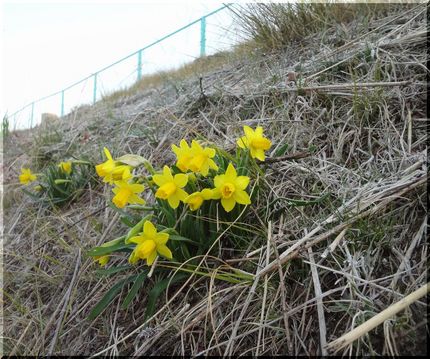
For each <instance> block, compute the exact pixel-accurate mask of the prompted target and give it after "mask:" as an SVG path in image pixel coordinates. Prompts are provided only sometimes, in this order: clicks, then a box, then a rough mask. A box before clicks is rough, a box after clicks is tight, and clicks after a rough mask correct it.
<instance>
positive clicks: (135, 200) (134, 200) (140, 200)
mask: <svg viewBox="0 0 430 359" xmlns="http://www.w3.org/2000/svg"><path fill="white" fill-rule="evenodd" d="M128 202H129V203H131V204H145V203H146V202H145V200H144V199H143V198H140V197H139V196H138V195H136V194H132V195H131V196H130V198H129V199H128Z"/></svg>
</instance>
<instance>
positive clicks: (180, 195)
mask: <svg viewBox="0 0 430 359" xmlns="http://www.w3.org/2000/svg"><path fill="white" fill-rule="evenodd" d="M174 196H176V197H177V198H178V199H179V200H180V201H182V202H183V201H184V200H185V198H187V197H188V193H187V192H185V191H184V190H183V189H182V188H178V189H177V190H176V193H175V194H174Z"/></svg>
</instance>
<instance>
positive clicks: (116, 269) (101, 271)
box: [96, 265, 131, 277]
mask: <svg viewBox="0 0 430 359" xmlns="http://www.w3.org/2000/svg"><path fill="white" fill-rule="evenodd" d="M130 268H131V267H130V266H128V265H127V266H120V267H112V268H108V269H97V270H96V275H97V276H99V277H103V276H109V275H112V274H115V273H119V272H122V271H124V270H126V269H130Z"/></svg>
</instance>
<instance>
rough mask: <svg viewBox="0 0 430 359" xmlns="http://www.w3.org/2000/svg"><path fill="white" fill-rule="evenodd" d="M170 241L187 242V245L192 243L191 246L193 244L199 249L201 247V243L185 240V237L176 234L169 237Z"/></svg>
mask: <svg viewBox="0 0 430 359" xmlns="http://www.w3.org/2000/svg"><path fill="white" fill-rule="evenodd" d="M169 239H170V240H172V241H178V242H186V243H190V244H192V245H194V246H197V247H198V246H199V245H200V244H199V243H197V242H194V241H193V240H191V239H189V238H185V237H182V236H177V235H175V234H170V235H169Z"/></svg>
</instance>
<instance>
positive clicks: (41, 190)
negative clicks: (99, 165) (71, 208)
mask: <svg viewBox="0 0 430 359" xmlns="http://www.w3.org/2000/svg"><path fill="white" fill-rule="evenodd" d="M93 172H94V170H93V169H92V166H91V164H90V163H89V162H86V161H78V160H74V161H63V162H60V163H58V164H51V165H48V166H47V167H45V168H44V169H43V171H42V172H41V173H33V172H32V170H31V169H30V168H21V174H20V175H19V182H20V183H21V184H23V185H26V187H27V188H28V187H30V185H31V184H33V185H34V186H32V187H31V188H30V189H31V190H32V192H31V191H29V190H28V189H23V191H24V192H25V193H27V194H28V195H30V196H31V197H32V198H33V199H35V200H37V201H38V202H41V203H44V204H48V205H50V206H60V205H63V204H65V203H68V202H69V201H71V200H73V199H76V198H77V197H78V196H79V195H80V194H81V193H82V191H83V189H84V188H85V187H86V186H87V184H88V183H89V182H90V181H91V180H92V178H93V177H94V176H93Z"/></svg>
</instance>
